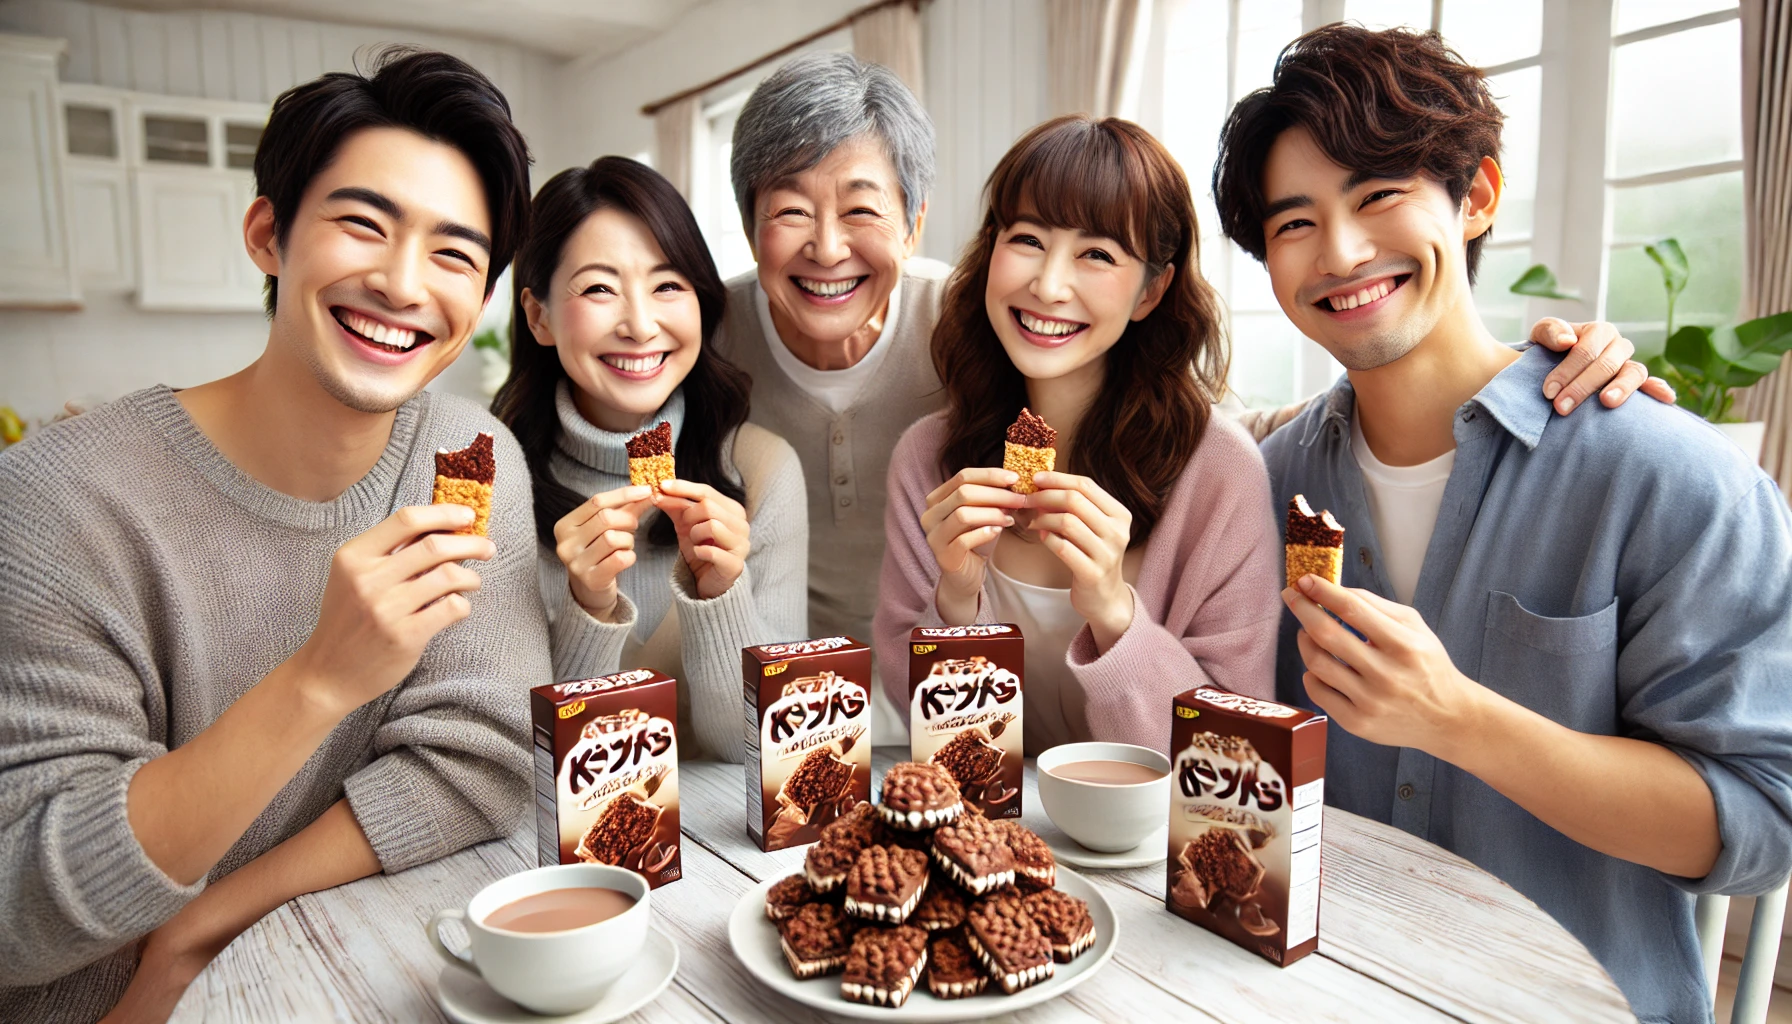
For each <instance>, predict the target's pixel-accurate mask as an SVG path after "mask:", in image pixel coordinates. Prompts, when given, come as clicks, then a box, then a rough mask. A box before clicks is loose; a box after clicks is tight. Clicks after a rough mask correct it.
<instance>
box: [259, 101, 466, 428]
mask: <svg viewBox="0 0 1792 1024" xmlns="http://www.w3.org/2000/svg"><path fill="white" fill-rule="evenodd" d="M272 225H273V214H272V206H271V204H270V203H269V201H268V200H267V199H266V198H265V197H264V198H260V199H257V200H256V201H255V204H254V205H253V206H251V207H250V210H249V214H248V216H247V217H246V218H245V221H244V226H245V234H246V237H247V239H248V243H249V250H250V257H251V258H252V259H254V261H255V263H256V265H257V266H258V267H260V268H261V270H262V271H263V272H264V273H268V274H273V275H275V276H276V277H278V279H279V285H280V286H279V291H278V301H277V305H276V308H275V311H274V324H273V330H272V331H271V334H270V338H271V341H270V349H271V350H276V349H277V350H280V351H281V352H283V353H284V354H285V355H287V356H290V357H292V358H294V359H295V360H296V361H297V362H299V363H300V364H302V365H304V366H305V367H306V368H308V369H309V370H310V372H311V374H312V375H313V377H314V378H315V379H316V380H317V383H318V385H319V386H320V387H321V388H322V389H323V390H324V391H326V392H327V393H328V394H330V395H331V396H332V397H333V398H335V399H336V400H337V401H339V402H341V403H342V404H344V405H346V406H348V407H349V408H351V409H355V410H357V411H360V412H369V413H379V412H390V411H391V410H393V409H396V408H398V407H399V406H400V405H403V404H404V403H405V402H406V401H408V400H409V399H410V398H411V397H412V396H414V395H415V394H416V393H417V392H419V391H421V390H422V389H423V386H424V385H425V384H428V383H429V382H430V381H431V380H432V379H434V378H435V376H436V374H438V373H440V372H441V371H442V370H443V369H444V368H445V367H447V365H448V364H449V363H452V362H453V361H454V359H455V357H456V356H458V355H459V354H460V351H461V349H462V348H463V347H465V345H466V343H467V339H468V338H470V337H471V336H472V333H473V329H474V328H475V327H476V326H477V325H478V323H479V315H480V312H481V310H482V309H483V308H484V305H485V281H486V273H487V270H488V269H489V266H490V262H491V243H490V241H489V236H490V233H491V217H490V212H489V210H488V208H487V206H486V200H485V190H484V188H483V186H482V185H481V182H480V178H479V173H478V172H477V171H476V170H475V169H474V167H473V165H472V163H471V162H469V161H468V160H467V158H466V156H465V155H464V154H462V153H461V152H460V151H459V150H457V149H455V148H453V147H452V146H447V145H444V144H442V143H439V142H432V141H430V140H429V139H426V138H424V137H423V136H421V135H418V134H416V133H414V132H410V131H406V130H404V129H400V128H368V129H363V130H361V131H358V132H356V133H354V134H353V135H350V136H349V137H348V138H347V139H345V140H343V143H342V145H341V147H340V148H339V149H338V150H337V152H336V155H335V158H334V159H333V160H331V161H330V163H329V164H328V165H326V166H325V167H324V168H323V170H322V171H320V172H319V173H318V175H317V176H316V177H315V178H313V179H312V181H311V183H310V184H309V185H308V186H306V189H305V194H304V197H303V198H302V199H301V200H300V202H299V205H298V209H297V212H296V214H295V216H294V217H293V222H292V223H291V224H290V225H288V226H287V231H286V236H285V241H284V244H277V243H275V241H274V239H273V226H272Z"/></svg>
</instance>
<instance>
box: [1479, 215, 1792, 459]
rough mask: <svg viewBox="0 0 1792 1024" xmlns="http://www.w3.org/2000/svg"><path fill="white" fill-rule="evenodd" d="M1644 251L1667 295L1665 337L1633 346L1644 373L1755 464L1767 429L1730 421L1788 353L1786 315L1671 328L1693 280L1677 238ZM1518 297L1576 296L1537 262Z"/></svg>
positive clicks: (1791, 317)
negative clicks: (1743, 395) (1654, 344)
mask: <svg viewBox="0 0 1792 1024" xmlns="http://www.w3.org/2000/svg"><path fill="white" fill-rule="evenodd" d="M1643 251H1644V252H1645V253H1647V254H1648V256H1649V258H1650V259H1651V260H1653V261H1655V265H1656V266H1657V267H1660V268H1661V283H1662V287H1663V289H1664V290H1665V291H1666V293H1667V318H1666V321H1667V329H1666V330H1665V331H1664V332H1663V337H1664V338H1665V339H1666V340H1665V341H1664V342H1663V343H1662V346H1661V348H1660V349H1659V350H1658V351H1652V352H1645V351H1643V350H1642V349H1640V348H1639V350H1638V352H1637V357H1638V358H1639V359H1641V360H1642V362H1643V365H1645V366H1647V367H1648V368H1649V372H1650V373H1652V374H1654V375H1656V376H1657V377H1661V378H1663V379H1665V380H1666V381H1667V382H1668V383H1669V384H1672V385H1673V386H1674V390H1675V391H1676V392H1678V393H1679V395H1680V399H1679V404H1680V405H1681V406H1682V407H1683V408H1686V409H1690V410H1691V411H1693V412H1695V413H1697V414H1698V415H1700V416H1702V417H1704V418H1705V419H1706V420H1707V421H1708V422H1710V423H1712V424H1713V425H1715V426H1716V427H1717V428H1718V429H1719V430H1721V431H1723V432H1724V433H1725V434H1728V435H1729V437H1730V439H1731V440H1733V441H1735V442H1736V443H1737V445H1738V446H1740V447H1741V448H1742V450H1743V451H1744V452H1747V453H1748V454H1749V455H1750V456H1751V457H1752V458H1754V459H1755V460H1756V461H1759V460H1760V458H1761V442H1762V440H1763V438H1764V437H1765V436H1766V432H1767V425H1766V424H1765V423H1760V422H1752V423H1742V422H1738V421H1737V420H1736V417H1735V415H1734V408H1735V402H1736V394H1735V391H1736V389H1737V388H1745V387H1748V386H1749V385H1751V384H1753V383H1755V382H1756V381H1758V380H1760V379H1761V378H1762V377H1765V376H1766V375H1767V374H1769V373H1772V372H1773V371H1774V369H1775V368H1776V367H1778V366H1779V365H1780V359H1781V358H1782V357H1783V356H1785V354H1786V353H1787V352H1788V351H1792V311H1788V312H1784V313H1776V314H1774V315H1772V316H1764V317H1758V318H1756V319H1754V320H1749V321H1747V322H1745V323H1740V324H1736V325H1734V326H1728V325H1725V326H1716V327H1713V326H1707V325H1705V324H1686V325H1684V326H1681V327H1680V328H1678V329H1676V328H1675V326H1674V301H1675V300H1676V299H1678V298H1679V297H1680V293H1681V292H1683V291H1685V290H1686V281H1687V278H1689V277H1690V276H1691V274H1692V271H1691V268H1690V266H1689V265H1688V263H1687V260H1686V252H1685V250H1683V249H1681V248H1680V243H1679V241H1678V240H1676V239H1673V238H1664V239H1662V240H1661V241H1659V242H1656V243H1654V244H1653V245H1648V246H1644V248H1643ZM1511 290H1512V291H1513V292H1515V293H1516V294H1519V295H1531V296H1536V297H1538V298H1545V299H1575V298H1579V295H1578V294H1576V293H1573V292H1570V291H1565V290H1563V289H1560V288H1558V286H1557V283H1556V277H1555V275H1554V274H1553V273H1551V272H1550V270H1549V268H1548V267H1546V266H1544V265H1543V264H1541V263H1539V264H1537V265H1536V266H1533V267H1531V268H1530V269H1529V270H1526V271H1525V272H1524V274H1523V275H1522V276H1521V277H1519V279H1518V280H1517V281H1515V282H1513V284H1512V288H1511Z"/></svg>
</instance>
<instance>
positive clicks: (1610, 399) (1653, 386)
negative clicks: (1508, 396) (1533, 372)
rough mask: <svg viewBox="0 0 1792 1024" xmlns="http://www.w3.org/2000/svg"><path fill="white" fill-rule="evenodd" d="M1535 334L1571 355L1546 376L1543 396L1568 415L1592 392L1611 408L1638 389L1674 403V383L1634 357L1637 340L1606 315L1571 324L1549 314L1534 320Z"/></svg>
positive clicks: (1548, 345)
mask: <svg viewBox="0 0 1792 1024" xmlns="http://www.w3.org/2000/svg"><path fill="white" fill-rule="evenodd" d="M1531 340H1532V341H1534V342H1536V343H1537V344H1539V345H1542V346H1543V347H1544V348H1546V349H1549V350H1550V351H1552V352H1567V353H1568V355H1567V356H1566V357H1564V358H1563V360H1562V361H1561V362H1560V363H1558V364H1556V368H1555V369H1553V370H1551V371H1549V376H1547V377H1545V378H1543V397H1544V398H1547V399H1549V400H1550V401H1551V402H1553V403H1555V408H1556V412H1557V413H1559V414H1561V415H1563V416H1566V415H1568V414H1569V413H1571V412H1573V411H1574V410H1575V409H1577V408H1579V407H1580V404H1581V403H1582V402H1584V401H1586V400H1587V396H1589V395H1591V394H1592V393H1593V392H1595V391H1598V392H1599V400H1600V401H1601V402H1603V403H1604V404H1605V406H1606V407H1607V408H1610V409H1616V408H1617V407H1618V406H1620V405H1623V404H1624V402H1625V400H1626V399H1628V398H1629V397H1630V396H1631V395H1632V394H1634V393H1635V392H1637V391H1641V392H1642V393H1643V394H1645V395H1648V396H1649V397H1650V398H1653V399H1655V400H1656V401H1657V402H1661V403H1663V404H1665V405H1673V404H1674V398H1675V396H1674V389H1673V388H1672V387H1671V386H1669V384H1668V382H1667V381H1665V380H1662V379H1661V378H1660V377H1651V376H1649V370H1648V368H1647V367H1645V366H1644V365H1643V364H1642V363H1639V362H1637V361H1636V360H1634V359H1632V358H1630V357H1631V356H1633V355H1635V354H1636V346H1635V345H1633V344H1631V342H1630V340H1629V339H1628V338H1625V337H1624V336H1623V335H1622V334H1619V333H1618V329H1617V328H1616V327H1614V326H1612V325H1611V324H1609V323H1606V322H1605V321H1603V320H1595V321H1592V322H1590V323H1583V324H1571V323H1569V322H1568V321H1566V320H1559V319H1557V318H1556V317H1553V316H1546V317H1544V318H1543V319H1541V320H1539V321H1537V322H1536V323H1534V324H1532V325H1531Z"/></svg>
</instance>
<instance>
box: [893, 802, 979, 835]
mask: <svg viewBox="0 0 1792 1024" xmlns="http://www.w3.org/2000/svg"><path fill="white" fill-rule="evenodd" d="M963 813H964V801H962V800H961V801H959V802H958V803H955V804H952V805H951V806H949V807H941V808H938V809H937V810H923V811H898V810H896V809H894V808H892V807H891V806H890V805H889V804H878V805H877V816H878V817H880V818H882V819H883V820H885V821H887V822H889V823H890V824H892V825H895V826H896V827H898V828H905V829H907V830H909V831H910V832H919V831H921V830H922V829H929V828H936V827H938V826H940V825H945V824H948V823H950V822H953V821H956V820H957V819H958V816H959V815H961V814H963Z"/></svg>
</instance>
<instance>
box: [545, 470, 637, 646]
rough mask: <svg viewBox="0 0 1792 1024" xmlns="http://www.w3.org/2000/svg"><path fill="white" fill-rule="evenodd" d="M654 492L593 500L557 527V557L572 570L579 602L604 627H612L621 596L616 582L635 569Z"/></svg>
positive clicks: (621, 491)
mask: <svg viewBox="0 0 1792 1024" xmlns="http://www.w3.org/2000/svg"><path fill="white" fill-rule="evenodd" d="M652 497H653V488H651V487H648V486H647V485H646V484H631V485H629V486H627V487H618V488H616V489H615V490H613V491H605V492H603V493H602V494H598V495H594V496H592V498H591V500H590V501H587V502H585V503H584V504H582V505H580V506H579V507H578V508H575V509H573V510H572V511H571V512H568V513H567V514H566V515H565V517H563V518H562V519H561V520H560V521H559V522H557V523H555V524H554V554H556V555H558V556H560V564H561V565H564V566H566V582H567V585H568V586H570V587H571V588H572V596H573V600H575V601H577V602H579V607H581V608H583V609H585V612H586V614H588V615H590V616H591V617H592V618H594V619H596V620H598V621H599V622H609V621H611V616H612V615H613V614H614V613H615V611H616V604H617V601H618V599H619V595H620V594H621V591H619V590H618V589H617V588H616V577H618V576H620V575H622V570H624V569H626V568H628V567H629V566H631V565H634V564H635V529H636V528H637V527H639V526H640V525H641V513H643V512H645V511H647V507H648V505H649V504H650V500H651V499H652Z"/></svg>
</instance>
